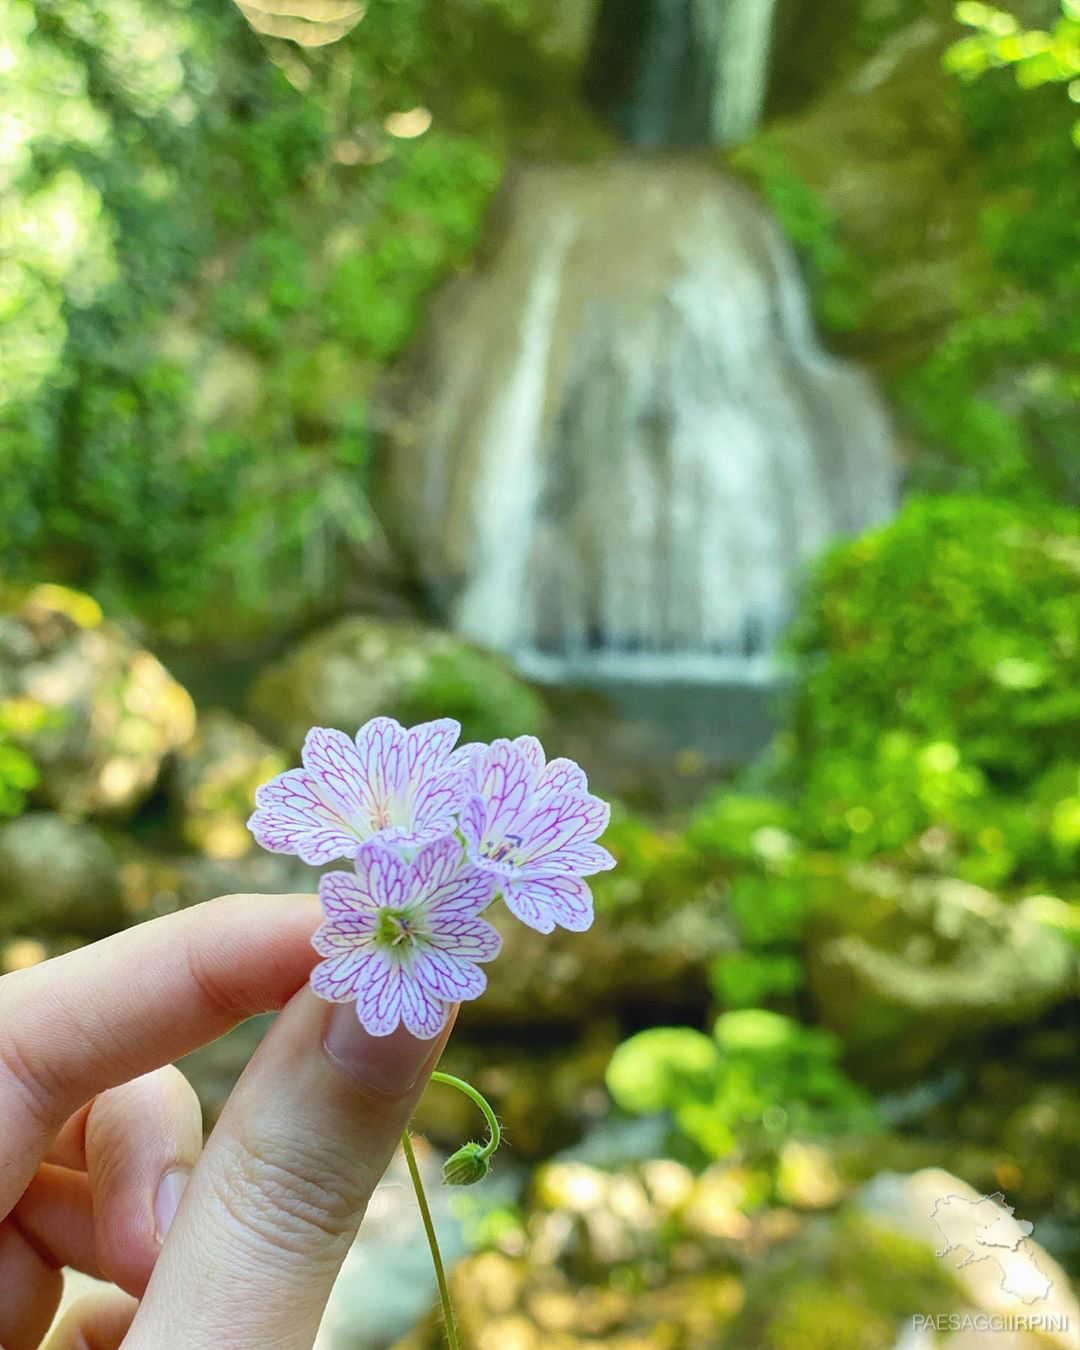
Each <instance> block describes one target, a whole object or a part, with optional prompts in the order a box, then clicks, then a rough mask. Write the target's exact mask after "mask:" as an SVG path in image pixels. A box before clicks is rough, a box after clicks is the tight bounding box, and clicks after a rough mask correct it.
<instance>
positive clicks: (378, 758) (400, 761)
mask: <svg viewBox="0 0 1080 1350" xmlns="http://www.w3.org/2000/svg"><path fill="white" fill-rule="evenodd" d="M356 753H357V757H358V759H359V761H360V774H361V781H362V782H363V784H364V786H365V788H366V791H367V793H368V794H369V795H370V799H371V801H372V802H373V803H374V804H375V805H376V807H377V808H386V807H388V805H389V802H390V799H391V798H392V797H393V796H394V795H395V794H396V793H398V792H399V791H401V789H402V788H403V787H404V785H405V782H406V780H407V777H408V771H407V769H406V765H405V728H404V727H403V726H402V725H401V723H400V722H396V721H395V720H394V719H393V718H392V717H373V718H372V719H371V721H370V722H365V723H364V725H363V726H362V727H361V728H360V730H359V731H358V732H357V733H356Z"/></svg>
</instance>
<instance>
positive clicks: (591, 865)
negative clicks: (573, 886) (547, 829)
mask: <svg viewBox="0 0 1080 1350" xmlns="http://www.w3.org/2000/svg"><path fill="white" fill-rule="evenodd" d="M614 866H615V859H614V858H613V857H612V856H611V854H610V853H609V852H608V851H607V849H606V848H604V847H602V846H601V845H600V844H567V845H566V846H565V847H564V848H557V849H554V850H553V851H552V852H551V853H547V854H545V855H544V857H543V858H542V859H540V860H538V861H535V862H532V863H528V864H526V865H525V866H524V867H521V868H518V869H517V872H516V874H515V875H516V876H517V877H518V878H524V879H528V878H531V877H532V876H533V875H536V876H577V877H591V876H592V875H593V873H594V872H610V870H611V869H612V868H613V867H614Z"/></svg>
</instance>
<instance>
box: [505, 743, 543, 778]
mask: <svg viewBox="0 0 1080 1350" xmlns="http://www.w3.org/2000/svg"><path fill="white" fill-rule="evenodd" d="M513 745H514V749H515V750H520V751H521V753H522V754H523V755H524V756H525V758H526V759H527V760H528V761H529V763H530V764H531V765H532V766H533V768H534V769H535V770H536V772H537V774H539V773H540V772H541V770H542V769H543V767H544V758H545V757H544V747H543V746H542V745H541V744H540V742H539V741H538V740H537V739H536V737H535V736H518V737H517V738H516V739H515V740H514V742H513Z"/></svg>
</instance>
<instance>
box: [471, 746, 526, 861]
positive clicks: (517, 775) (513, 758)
mask: <svg viewBox="0 0 1080 1350" xmlns="http://www.w3.org/2000/svg"><path fill="white" fill-rule="evenodd" d="M536 776H537V774H536V765H535V764H533V763H532V761H531V760H530V759H529V758H528V756H527V755H525V754H524V753H523V752H522V751H521V750H519V749H518V748H517V747H516V746H515V745H513V744H511V742H510V741H494V742H493V743H492V745H491V749H490V750H489V751H488V753H487V758H486V759H485V761H484V764H483V769H482V772H481V776H480V796H481V797H483V799H484V803H485V805H486V806H487V823H486V826H485V828H484V838H485V839H486V840H491V841H492V842H500V841H502V840H504V839H506V838H507V837H508V836H510V835H520V834H521V830H520V828H519V826H518V820H519V818H520V817H521V816H522V814H523V813H524V811H525V808H526V807H527V806H528V804H529V799H530V796H531V794H532V789H533V784H534V783H535V782H536Z"/></svg>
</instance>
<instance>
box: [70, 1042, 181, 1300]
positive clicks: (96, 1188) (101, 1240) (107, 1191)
mask: <svg viewBox="0 0 1080 1350" xmlns="http://www.w3.org/2000/svg"><path fill="white" fill-rule="evenodd" d="M201 1151H202V1111H201V1109H200V1107H199V1099H198V1097H196V1095H195V1090H194V1088H192V1086H191V1084H190V1083H189V1082H188V1081H187V1079H186V1078H185V1077H184V1075H183V1074H182V1073H181V1072H180V1070H179V1069H177V1068H174V1067H173V1066H172V1065H171V1064H170V1065H167V1066H166V1067H165V1068H163V1069H155V1070H154V1072H153V1073H148V1074H144V1075H143V1076H142V1077H141V1078H136V1079H134V1080H133V1081H132V1082H130V1083H124V1084H122V1085H121V1086H120V1087H117V1088H112V1089H111V1090H110V1091H109V1092H103V1093H101V1094H100V1096H98V1097H96V1098H95V1099H94V1104H93V1106H92V1107H91V1110H90V1114H89V1117H88V1118H87V1122H86V1165H87V1171H88V1173H89V1179H90V1188H91V1190H92V1192H93V1197H94V1231H95V1237H96V1245H97V1256H98V1261H99V1263H100V1265H101V1269H102V1270H103V1271H104V1272H105V1275H106V1277H107V1278H108V1279H110V1280H112V1281H113V1283H114V1284H117V1285H119V1286H120V1288H121V1289H123V1290H125V1291H126V1292H127V1293H129V1294H135V1295H139V1294H141V1293H142V1291H143V1290H144V1289H145V1288H146V1282H147V1280H148V1279H149V1278H150V1272H151V1271H152V1270H153V1268H154V1262H155V1261H156V1260H157V1257H158V1252H159V1251H160V1249H161V1243H162V1241H163V1240H164V1237H165V1234H166V1233H167V1232H168V1230H169V1227H170V1225H171V1224H172V1221H173V1218H174V1217H175V1215H176V1209H177V1205H178V1204H179V1201H180V1196H181V1195H182V1194H183V1190H184V1187H185V1185H186V1184H187V1179H188V1177H189V1176H190V1175H191V1171H192V1168H193V1167H194V1166H195V1164H196V1162H198V1160H199V1154H200V1153H201Z"/></svg>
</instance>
